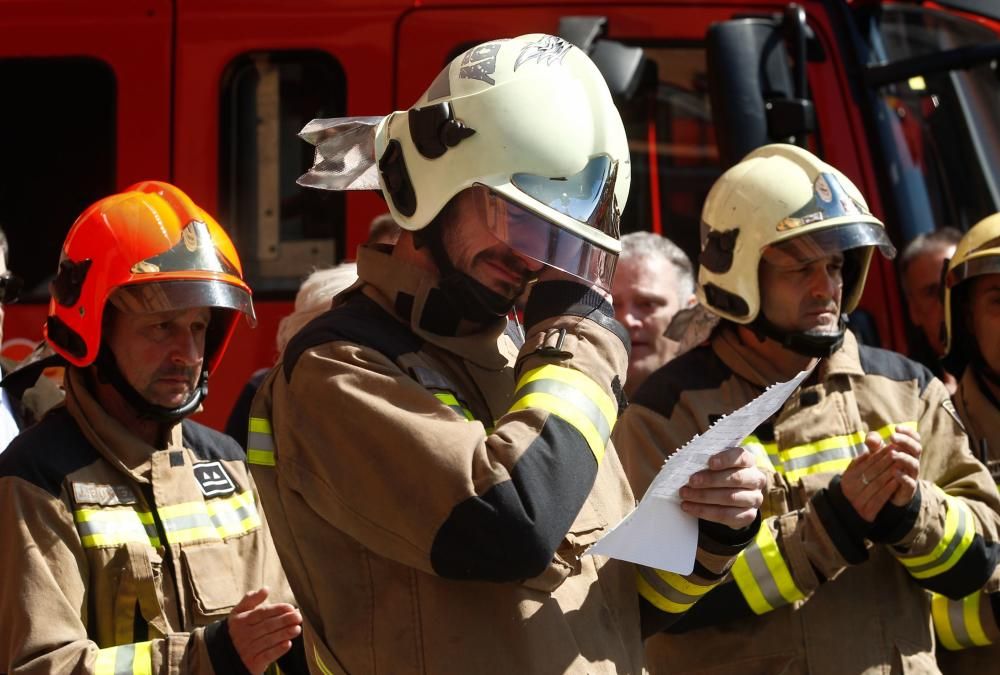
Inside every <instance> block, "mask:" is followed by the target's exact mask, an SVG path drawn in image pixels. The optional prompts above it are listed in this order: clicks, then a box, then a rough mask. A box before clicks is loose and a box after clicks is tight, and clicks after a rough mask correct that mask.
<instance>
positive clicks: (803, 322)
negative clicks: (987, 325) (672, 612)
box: [613, 144, 1000, 675]
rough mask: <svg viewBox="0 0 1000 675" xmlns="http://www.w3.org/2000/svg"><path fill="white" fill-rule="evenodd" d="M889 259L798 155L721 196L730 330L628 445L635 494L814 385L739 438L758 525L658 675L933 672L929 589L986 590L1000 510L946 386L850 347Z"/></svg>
mask: <svg viewBox="0 0 1000 675" xmlns="http://www.w3.org/2000/svg"><path fill="white" fill-rule="evenodd" d="M876 250H879V251H881V252H882V254H884V255H892V254H893V252H894V251H893V248H892V246H891V245H890V244H889V242H888V239H887V237H886V235H885V230H884V228H883V226H882V223H881V222H879V220H878V219H877V218H875V217H874V216H873V215H872V214H871V213H870V212H869V210H868V207H867V205H866V204H865V201H864V199H863V197H862V195H861V194H860V192H859V191H858V190H857V188H856V187H855V186H854V185H853V184H852V183H851V182H850V181H849V180H848V179H847V177H845V176H844V175H843V174H842V173H841V172H839V171H838V170H837V169H835V168H834V167H832V166H830V165H828V164H826V163H824V162H822V161H821V160H819V159H818V158H816V157H815V156H814V155H812V154H811V153H809V152H808V151H806V150H803V149H801V148H797V147H793V146H789V145H781V144H777V145H769V146H765V147H762V148H759V149H758V150H755V151H754V152H752V153H750V154H749V155H748V156H747V157H746V158H744V159H743V161H741V162H740V163H739V164H737V165H736V166H734V167H732V168H731V169H729V170H728V171H726V172H725V173H724V174H723V175H722V176H721V177H720V178H719V180H718V181H717V182H716V183H715V185H714V186H713V187H712V189H711V190H710V192H709V194H708V197H707V199H706V202H705V205H704V210H703V212H702V251H701V258H700V262H699V274H698V289H697V292H698V297H699V299H700V301H701V303H703V306H704V308H706V309H707V311H710V312H712V313H714V314H715V315H716V316H717V317H719V319H720V321H719V323H718V325H717V326H716V328H715V330H714V332H713V333H712V334H711V336H710V338H709V339H708V340H707V341H706V342H705V343H703V344H702V345H701V346H699V347H697V348H695V349H694V350H693V351H691V352H688V353H687V354H685V355H684V356H681V357H679V358H677V359H675V360H674V361H672V362H670V363H669V364H667V365H666V366H665V367H664V368H662V369H661V370H659V371H657V372H656V373H654V374H653V375H651V376H650V377H649V379H648V380H647V381H646V384H645V385H644V386H643V387H641V388H640V390H639V391H638V392H637V394H636V396H635V397H634V399H633V401H632V403H631V405H630V406H629V408H628V409H627V410H626V411H625V413H624V415H623V416H622V419H621V420H620V421H619V424H618V426H617V427H616V429H615V433H614V435H613V439H614V442H615V446H616V447H617V448H619V451H620V452H621V453H622V462H623V464H624V466H625V470H626V473H627V474H628V476H629V479H630V481H631V484H632V487H633V489H634V490H635V492H636V493H637V495H641V494H642V493H643V492H644V491H645V490H646V488H647V486H648V485H649V484H650V481H651V479H652V478H653V476H654V475H655V473H656V471H657V470H658V469H659V467H660V465H661V464H662V463H663V460H664V456H665V455H669V454H670V453H671V452H672V451H673V450H674V449H676V448H677V447H679V446H680V445H681V444H682V443H684V442H685V441H686V440H687V439H688V438H690V437H691V436H692V435H693V434H695V433H700V432H703V431H705V429H707V428H708V426H709V425H710V424H712V422H713V421H714V420H715V419H717V418H718V417H719V416H721V415H725V414H727V413H729V412H731V411H732V410H734V409H736V408H738V407H739V406H741V405H743V404H745V403H747V402H748V401H749V400H751V399H752V398H753V397H754V396H756V395H757V394H759V392H760V391H761V389H762V388H764V387H766V386H768V385H770V384H771V383H773V382H775V381H784V380H788V379H790V378H791V377H792V376H794V375H795V374H796V373H798V372H799V371H800V370H803V369H805V368H807V367H810V366H814V367H815V370H814V371H813V374H812V375H811V376H810V377H809V378H808V379H806V380H805V382H804V384H803V385H801V386H800V387H799V389H798V390H797V391H795V392H794V393H793V394H792V395H791V397H790V398H789V400H788V401H787V402H786V403H785V404H784V406H783V408H782V409H781V410H780V411H779V412H778V413H777V414H776V415H775V416H774V417H773V418H772V419H771V420H769V421H768V422H767V423H765V424H763V425H761V426H760V427H759V428H758V429H757V430H756V431H755V432H754V433H753V434H752V435H751V436H749V437H747V438H746V439H745V440H744V443H743V445H744V447H746V448H748V449H751V450H752V451H753V452H754V454H755V456H756V459H757V463H758V466H760V467H761V468H762V469H763V470H764V471H765V473H766V474H767V475H768V479H769V480H768V486H767V488H766V489H765V494H766V500H765V503H764V506H763V507H762V513H763V515H764V524H763V526H762V527H761V529H760V532H759V534H758V535H757V537H756V539H755V541H754V543H753V544H752V545H751V546H750V547H748V548H747V549H746V550H745V551H743V552H742V553H741V554H740V556H739V559H738V560H737V562H736V563H735V564H734V566H733V569H732V573H731V575H730V579H729V580H728V581H727V583H725V584H722V585H721V586H719V587H717V588H716V589H714V590H712V591H710V592H709V593H708V595H707V597H706V598H705V599H704V600H703V601H702V602H700V603H699V604H697V605H695V606H694V608H693V609H692V611H691V612H689V613H688V614H687V615H686V616H685V617H684V618H682V619H681V620H680V621H679V622H677V623H675V624H673V625H672V626H671V627H670V628H669V630H668V632H666V633H664V634H661V635H658V636H655V637H653V638H651V639H650V640H649V641H648V642H647V655H648V657H649V665H650V668H651V670H652V671H653V672H654V673H671V674H672V675H676V674H678V673H695V672H698V673H707V672H711V673H730V672H732V673H736V672H754V673H785V674H789V675H794V674H804V673H810V674H811V675H842V674H843V673H855V674H859V673H871V674H874V673H886V672H891V673H911V672H920V673H935V672H937V668H936V665H935V661H934V639H933V635H932V631H931V628H930V616H929V614H930V607H929V602H928V597H929V596H928V593H927V592H926V590H925V589H930V590H935V591H939V592H942V593H946V594H948V595H950V596H952V597H961V596H962V595H965V594H967V593H969V592H970V591H971V590H973V589H977V588H979V587H980V586H981V585H982V584H983V583H984V582H985V581H986V579H987V578H989V576H990V574H991V573H992V571H993V568H994V567H995V565H996V559H997V552H998V546H997V543H996V542H997V526H998V521H1000V517H998V514H997V510H998V509H1000V498H998V495H997V491H996V489H995V487H994V486H993V485H992V482H991V480H990V477H989V474H988V473H987V472H986V470H985V469H984V468H983V467H982V465H981V464H979V462H978V461H976V459H975V458H974V457H973V456H972V454H971V453H970V452H969V447H968V441H967V439H966V436H965V433H964V431H963V430H962V427H961V424H960V423H959V422H958V421H957V418H956V417H955V416H954V415H953V412H954V409H953V408H952V406H951V402H950V399H949V398H948V392H947V391H946V390H945V388H944V385H942V384H941V382H939V381H938V380H936V379H934V378H933V377H932V376H931V375H930V373H929V372H928V371H927V370H926V369H925V368H923V367H922V366H920V365H918V364H916V363H914V362H912V361H909V360H908V359H906V358H904V357H902V356H900V355H898V354H895V353H892V352H888V351H883V350H880V349H875V348H871V347H866V346H862V345H859V344H858V343H857V341H856V340H855V338H854V337H853V335H852V334H851V333H850V332H849V331H847V330H845V321H844V318H843V314H844V313H845V312H848V311H850V310H851V309H853V308H854V307H855V306H856V305H857V302H858V299H859V297H860V296H861V292H862V289H863V286H864V281H865V276H866V274H867V271H868V266H869V264H870V261H871V257H872V255H873V253H874V252H875V251H876ZM653 581H655V580H653ZM678 590H681V589H679V588H677V587H669V586H665V585H663V584H660V585H659V586H656V585H654V583H650V584H649V586H648V588H647V590H646V591H645V592H644V593H643V595H644V597H645V598H646V600H647V601H649V602H650V603H652V604H654V605H657V606H667V604H668V603H669V601H670V594H669V593H670V592H673V593H676V592H677V591H678Z"/></svg>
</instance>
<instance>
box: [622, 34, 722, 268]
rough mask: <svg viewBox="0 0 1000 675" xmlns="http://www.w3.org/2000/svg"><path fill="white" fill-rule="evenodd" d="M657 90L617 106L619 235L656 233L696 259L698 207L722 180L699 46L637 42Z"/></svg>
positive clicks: (645, 89) (642, 90) (650, 89)
mask: <svg viewBox="0 0 1000 675" xmlns="http://www.w3.org/2000/svg"><path fill="white" fill-rule="evenodd" d="M643 52H644V54H645V56H646V58H647V59H648V60H649V61H651V62H652V64H654V66H655V71H656V75H655V85H653V86H643V87H642V88H640V91H639V93H638V94H637V95H636V97H635V98H634V99H633V100H632V101H629V102H626V103H622V104H620V106H619V107H620V109H621V113H622V119H623V120H624V122H625V131H626V133H627V134H628V139H629V148H630V149H631V157H632V187H631V190H630V192H629V198H628V205H627V206H626V207H625V212H624V213H623V214H622V232H623V233H625V232H634V231H637V230H654V231H655V229H656V228H657V226H659V228H660V231H661V233H662V234H664V235H665V236H667V237H669V238H670V239H671V240H672V241H673V242H674V243H676V244H677V245H678V246H680V247H681V248H682V249H683V250H684V252H685V253H687V254H688V256H690V257H691V259H692V260H693V261H697V260H698V250H699V235H698V230H699V224H700V222H701V207H702V204H704V202H705V197H706V195H707V194H708V190H709V188H710V187H711V186H712V183H713V182H714V181H715V179H716V178H718V177H719V175H721V173H722V172H721V170H720V168H719V153H718V148H717V147H716V144H715V131H714V129H713V127H712V114H711V108H710V106H709V97H708V82H707V78H706V75H705V72H706V65H705V49H704V48H703V47H701V46H694V45H692V46H687V45H683V46H649V45H643Z"/></svg>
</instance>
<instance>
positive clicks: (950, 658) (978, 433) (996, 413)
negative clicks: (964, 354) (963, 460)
mask: <svg viewBox="0 0 1000 675" xmlns="http://www.w3.org/2000/svg"><path fill="white" fill-rule="evenodd" d="M953 398H954V401H955V407H956V408H958V414H959V417H961V419H962V422H963V424H964V425H965V430H966V432H968V434H969V445H970V446H971V447H972V450H973V454H975V455H976V457H978V458H979V459H980V461H982V462H983V463H984V464H986V466H987V468H988V469H989V471H990V474H991V475H992V477H993V482H994V483H995V484H997V486H998V487H1000V404H998V403H997V399H996V397H995V396H993V392H992V391H990V390H989V388H988V385H987V384H986V383H984V382H982V380H981V379H980V378H979V377H978V376H977V375H976V373H975V372H974V371H973V367H972V366H971V365H970V366H968V367H967V368H966V369H965V373H964V374H963V375H962V379H961V380H959V383H958V391H956V392H955V396H954V397H953ZM931 607H932V610H933V612H932V614H933V616H934V629H935V631H936V632H937V636H938V643H939V648H938V664H939V665H940V666H941V672H942V673H944V674H945V675H985V673H991V672H994V671H995V670H997V668H998V667H1000V644H998V643H1000V628H998V626H997V615H998V613H1000V571H998V572H994V574H993V577H991V578H990V580H989V582H987V584H986V586H985V587H984V588H983V590H982V591H977V592H976V593H972V594H970V595H968V596H966V597H964V598H962V599H961V600H951V599H949V598H948V597H946V596H943V595H940V594H938V593H935V594H934V596H933V600H932V604H931ZM941 647H944V649H941Z"/></svg>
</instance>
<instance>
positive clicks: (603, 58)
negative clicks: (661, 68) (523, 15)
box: [559, 16, 652, 101]
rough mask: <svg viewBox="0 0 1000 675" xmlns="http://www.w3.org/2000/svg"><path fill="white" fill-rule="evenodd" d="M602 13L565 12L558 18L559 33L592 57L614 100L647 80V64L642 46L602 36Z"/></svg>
mask: <svg viewBox="0 0 1000 675" xmlns="http://www.w3.org/2000/svg"><path fill="white" fill-rule="evenodd" d="M607 25H608V19H607V17H604V16H564V17H560V18H559V37H561V38H563V39H564V40H566V41H568V42H570V43H572V44H574V45H576V46H577V47H579V48H580V49H582V50H583V51H584V52H585V53H586V54H587V56H589V57H590V58H591V60H592V61H593V62H594V65H596V66H597V69H598V70H600V71H601V75H603V76H604V81H605V82H607V83H608V89H610V90H611V95H612V96H613V97H615V99H617V100H625V101H628V100H630V99H631V98H632V97H633V96H635V94H636V92H637V91H638V90H639V88H640V85H642V84H643V83H644V82H647V81H648V80H649V72H650V71H649V66H651V65H652V64H647V62H646V58H645V57H644V56H643V53H642V48H641V47H628V46H626V45H623V44H622V43H620V42H616V41H614V40H605V39H602V38H603V36H604V35H605V34H606V32H607Z"/></svg>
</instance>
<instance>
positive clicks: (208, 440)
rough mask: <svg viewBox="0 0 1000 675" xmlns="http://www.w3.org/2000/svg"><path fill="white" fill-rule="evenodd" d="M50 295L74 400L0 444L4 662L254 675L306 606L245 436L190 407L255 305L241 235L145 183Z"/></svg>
mask: <svg viewBox="0 0 1000 675" xmlns="http://www.w3.org/2000/svg"><path fill="white" fill-rule="evenodd" d="M51 292H52V299H51V302H50V304H49V314H48V320H47V323H46V326H45V337H46V340H47V341H48V343H49V345H50V346H51V347H52V348H53V349H54V350H55V352H57V353H58V354H59V355H60V356H61V357H62V358H63V359H64V360H65V363H66V365H67V368H66V379H65V387H66V404H65V406H61V407H59V408H56V409H54V410H53V411H51V412H49V414H48V415H46V416H45V418H43V420H42V421H41V422H40V423H38V424H37V425H35V426H34V427H32V428H31V429H29V430H27V431H25V432H23V433H22V434H21V435H20V436H19V437H18V438H16V439H15V440H14V442H13V443H12V444H11V446H10V447H9V448H8V450H7V451H6V452H4V453H3V455H2V456H0V531H3V532H4V545H3V547H2V548H0V626H3V631H2V635H0V671H3V672H5V673H11V674H13V673H68V672H74V673H95V674H97V675H102V674H109V675H110V674H112V673H113V674H116V675H120V674H123V673H136V674H138V673H213V672H220V673H244V672H250V673H261V672H263V671H264V670H265V668H267V667H268V666H269V665H270V664H271V663H272V662H273V661H275V660H276V659H277V658H278V657H279V656H282V655H284V654H286V653H288V652H289V650H290V648H291V646H292V642H291V641H292V640H293V639H295V641H296V643H297V644H299V645H301V639H300V638H298V637H297V636H298V635H299V633H300V631H301V626H300V623H301V616H300V615H299V613H298V610H296V609H295V608H294V607H293V606H292V605H291V604H289V603H290V602H291V601H292V595H291V592H290V591H289V589H288V585H287V582H286V580H285V578H284V575H283V573H282V571H281V567H280V564H279V561H278V558H277V554H276V553H275V551H274V547H273V543H272V541H271V535H270V533H269V532H268V528H267V525H266V523H265V521H264V519H263V514H262V513H261V511H260V509H259V506H258V498H257V494H256V488H255V487H254V484H253V481H252V480H251V477H250V474H249V471H248V469H247V466H246V461H245V456H244V455H243V453H242V451H241V449H240V448H239V446H238V445H237V444H236V442H235V441H233V440H232V439H230V438H229V437H227V436H224V435H222V434H220V433H218V432H216V431H213V430H210V429H208V428H206V427H203V426H201V425H199V424H196V423H194V422H191V421H189V420H187V419H185V418H186V417H188V416H189V415H190V414H192V413H193V412H195V411H196V410H198V409H199V407H200V405H201V402H202V400H203V399H204V397H205V395H206V394H207V391H208V378H209V376H210V375H211V373H212V372H213V371H214V369H215V367H216V366H217V365H218V363H219V360H220V359H221V358H222V355H223V352H224V351H225V349H226V345H227V343H228V342H229V340H230V337H231V336H232V333H233V330H234V329H235V327H236V325H237V320H238V319H239V318H240V316H241V315H245V316H246V317H247V318H248V319H250V320H252V319H253V317H254V312H253V304H252V302H251V299H250V289H249V287H248V286H247V285H246V283H244V281H243V277H242V271H241V267H240V262H239V259H238V257H237V255H236V251H235V249H234V248H233V245H232V242H230V240H229V238H228V237H227V236H226V234H225V232H224V231H223V230H222V228H221V227H220V226H219V225H218V224H217V223H216V222H215V221H214V220H213V219H212V217H211V216H209V215H208V214H207V213H205V212H204V211H203V210H201V209H200V208H199V207H197V206H196V205H195V204H194V203H193V202H192V201H191V200H190V199H189V198H188V197H187V195H185V194H184V193H183V192H181V191H180V190H179V189H177V188H176V187H174V186H172V185H168V184H166V183H159V182H153V181H150V182H144V183H138V184H136V185H133V186H132V187H130V188H128V189H127V190H125V191H124V192H122V193H120V194H115V195H112V196H110V197H107V198H105V199H102V200H100V201H98V202H97V203H95V204H93V205H92V206H90V207H89V208H88V209H87V210H86V211H84V212H83V214H82V215H81V216H80V217H79V218H78V219H77V221H76V222H75V223H74V224H73V227H72V228H71V229H70V231H69V234H68V235H67V237H66V241H65V243H64V245H63V249H62V255H61V259H60V262H59V269H58V273H57V276H56V277H55V280H54V282H53V283H52V285H51ZM294 655H295V652H293V653H292V654H291V655H289V658H290V657H291V656H294ZM298 656H299V663H300V664H301V665H303V666H304V664H302V662H301V647H299V650H298ZM289 665H290V666H291V668H292V671H293V672H294V671H295V663H294V662H289ZM299 672H304V671H303V670H301V669H300V670H299Z"/></svg>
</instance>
